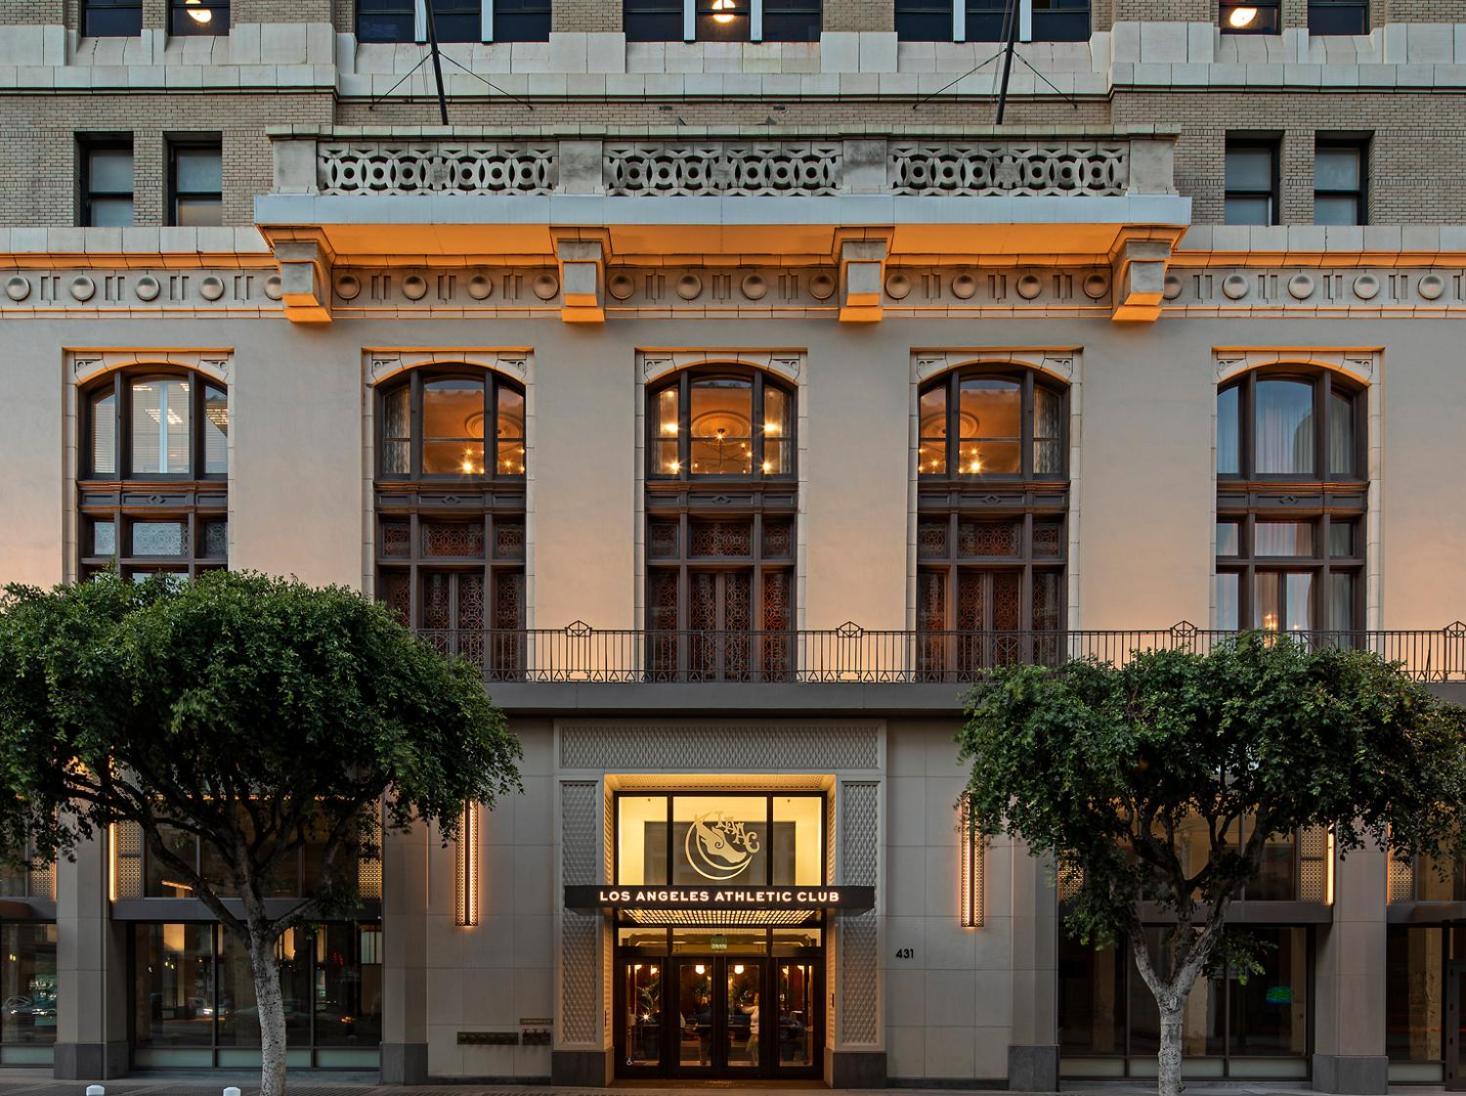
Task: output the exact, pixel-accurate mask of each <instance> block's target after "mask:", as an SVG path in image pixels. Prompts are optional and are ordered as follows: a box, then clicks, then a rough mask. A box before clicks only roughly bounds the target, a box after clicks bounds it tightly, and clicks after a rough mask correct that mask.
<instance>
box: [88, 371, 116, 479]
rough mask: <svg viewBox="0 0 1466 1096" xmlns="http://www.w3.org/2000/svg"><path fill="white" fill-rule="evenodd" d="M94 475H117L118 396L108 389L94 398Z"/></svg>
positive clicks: (92, 410)
mask: <svg viewBox="0 0 1466 1096" xmlns="http://www.w3.org/2000/svg"><path fill="white" fill-rule="evenodd" d="M91 424H92V474H93V475H97V476H114V475H116V474H117V396H116V394H115V393H114V392H113V391H112V390H111V389H108V390H107V391H106V392H105V393H101V394H98V395H95V396H93V397H92V407H91Z"/></svg>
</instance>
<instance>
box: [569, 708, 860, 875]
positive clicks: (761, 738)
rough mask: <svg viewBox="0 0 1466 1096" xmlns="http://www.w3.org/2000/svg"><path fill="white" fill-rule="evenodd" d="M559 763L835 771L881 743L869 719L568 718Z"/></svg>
mask: <svg viewBox="0 0 1466 1096" xmlns="http://www.w3.org/2000/svg"><path fill="white" fill-rule="evenodd" d="M560 765H561V767H562V768H565V769H591V770H601V771H616V770H633V771H635V770H662V771H667V772H674V771H677V770H680V769H708V770H712V771H714V772H763V771H769V770H772V771H787V770H794V769H814V770H823V771H830V770H836V771H839V770H846V769H875V768H878V767H879V766H880V749H879V736H878V734H877V727H876V725H875V724H873V723H872V724H855V725H851V724H840V725H835V724H819V723H767V722H760V723H748V724H742V723H739V724H723V723H716V724H712V723H710V724H683V725H680V726H678V725H670V726H669V725H666V724H656V725H636V724H632V725H617V724H593V723H582V724H576V723H567V724H563V725H562V728H561V735H560ZM871 881H872V882H874V879H872V880H871ZM566 882H567V883H568V882H570V880H569V879H567V880H566ZM586 882H594V880H593V879H587V880H586ZM846 882H855V880H850V879H847V880H846Z"/></svg>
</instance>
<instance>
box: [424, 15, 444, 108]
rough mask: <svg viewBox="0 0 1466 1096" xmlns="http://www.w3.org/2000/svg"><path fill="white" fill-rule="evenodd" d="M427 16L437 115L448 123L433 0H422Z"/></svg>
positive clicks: (429, 52)
mask: <svg viewBox="0 0 1466 1096" xmlns="http://www.w3.org/2000/svg"><path fill="white" fill-rule="evenodd" d="M423 7H424V9H425V10H426V13H427V17H428V54H429V56H431V57H432V59H433V78H434V79H436V80H437V81H438V116H439V117H440V118H441V119H442V121H443V124H444V125H445V126H446V125H447V124H448V99H447V97H446V96H445V95H444V94H443V61H442V58H440V57H439V56H438V28H437V27H436V26H434V25H433V24H434V22H435V20H434V19H433V0H423Z"/></svg>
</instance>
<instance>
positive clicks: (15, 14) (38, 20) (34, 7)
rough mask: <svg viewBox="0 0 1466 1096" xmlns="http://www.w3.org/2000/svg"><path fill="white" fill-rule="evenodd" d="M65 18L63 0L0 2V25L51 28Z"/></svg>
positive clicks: (14, 0)
mask: <svg viewBox="0 0 1466 1096" xmlns="http://www.w3.org/2000/svg"><path fill="white" fill-rule="evenodd" d="M65 18H66V5H65V3H64V0H0V25H3V26H12V27H34V26H51V25H54V24H56V23H60V22H62V21H63V20H64V19H65Z"/></svg>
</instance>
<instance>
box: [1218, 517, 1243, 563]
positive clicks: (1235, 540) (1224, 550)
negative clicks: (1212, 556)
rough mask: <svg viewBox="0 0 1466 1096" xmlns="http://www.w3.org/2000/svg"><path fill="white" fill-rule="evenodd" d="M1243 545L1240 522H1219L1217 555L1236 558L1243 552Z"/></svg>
mask: <svg viewBox="0 0 1466 1096" xmlns="http://www.w3.org/2000/svg"><path fill="white" fill-rule="evenodd" d="M1241 545H1242V539H1241V525H1240V523H1239V522H1235V521H1219V522H1217V555H1219V556H1235V555H1237V554H1238V553H1239V552H1240V551H1241Z"/></svg>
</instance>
